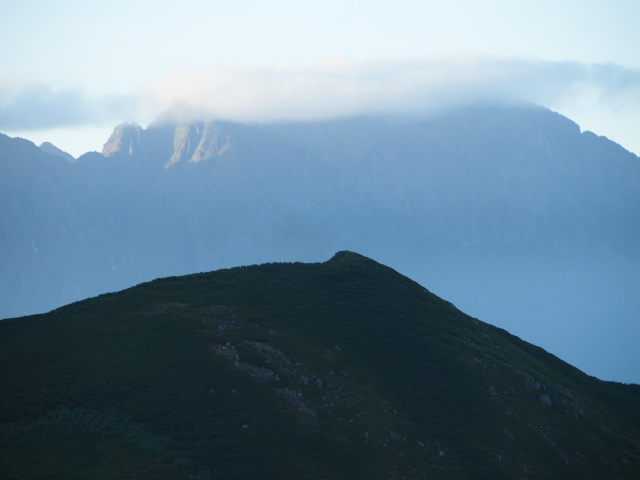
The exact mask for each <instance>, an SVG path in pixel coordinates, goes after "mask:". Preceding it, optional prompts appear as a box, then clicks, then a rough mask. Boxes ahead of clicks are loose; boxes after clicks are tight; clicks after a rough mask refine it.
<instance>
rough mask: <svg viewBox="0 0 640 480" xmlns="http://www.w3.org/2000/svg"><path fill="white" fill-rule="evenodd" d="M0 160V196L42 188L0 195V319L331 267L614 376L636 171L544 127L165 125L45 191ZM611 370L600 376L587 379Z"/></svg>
mask: <svg viewBox="0 0 640 480" xmlns="http://www.w3.org/2000/svg"><path fill="white" fill-rule="evenodd" d="M13 142H14V141H13V140H10V139H9V140H7V141H6V142H5V145H6V147H3V148H5V149H4V150H3V152H4V153H2V154H1V155H2V156H1V157H0V158H1V159H2V169H3V171H2V174H3V179H8V178H11V175H13V173H12V172H14V170H15V169H16V168H18V165H20V168H21V169H23V173H25V175H30V173H27V172H31V171H37V172H38V173H37V176H38V177H41V178H42V181H43V182H44V183H43V184H42V185H40V186H39V187H38V188H34V189H31V188H26V187H25V188H21V189H15V188H6V189H5V188H3V193H2V195H3V201H4V202H5V204H6V205H11V207H10V208H8V209H7V210H5V211H6V212H7V214H6V215H5V216H4V217H3V219H2V222H3V223H2V224H3V228H4V231H6V232H7V237H6V240H5V242H10V243H11V244H12V245H14V247H12V248H14V250H15V254H7V255H6V257H3V259H2V260H3V263H4V265H5V267H4V268H5V270H4V271H5V272H6V273H4V274H3V281H4V282H5V285H7V286H8V288H7V290H6V291H7V292H12V293H11V294H9V295H8V296H7V298H6V301H5V302H3V304H4V305H7V307H6V310H5V311H4V313H0V315H4V316H8V315H18V314H23V313H30V312H34V311H39V310H44V309H47V308H52V307H54V306H57V305H59V304H62V303H64V302H67V301H69V300H71V299H75V298H82V297H83V296H88V295H94V294H97V293H100V292H103V291H106V290H115V289H120V288H124V287H126V286H129V285H132V284H134V283H139V282H141V281H145V280H149V279H152V278H155V277H159V276H167V275H175V274H183V273H190V272H195V271H205V270H211V269H216V268H223V267H230V266H235V265H244V264H252V263H263V262H267V261H299V260H302V261H317V260H320V259H322V258H326V257H327V256H328V255H330V254H331V253H332V252H334V251H337V250H341V249H351V250H356V251H359V252H362V253H363V254H365V255H368V256H372V257H375V258H378V259H380V260H381V261H383V262H385V263H387V264H390V265H392V266H393V267H395V268H397V269H398V270H400V271H402V272H403V273H406V274H409V275H411V276H412V277H413V278H416V279H417V280H419V281H420V282H421V283H423V284H425V285H428V286H429V287H430V288H432V289H433V290H434V291H436V292H437V293H439V294H442V295H443V296H445V297H446V298H449V299H451V300H452V301H454V303H456V305H458V306H459V307H461V308H464V309H465V311H468V312H470V313H472V314H474V315H476V316H478V317H479V318H482V319H484V320H486V321H489V322H491V323H495V324H498V325H499V326H502V327H504V328H507V329H509V330H510V331H512V332H514V333H516V334H518V335H521V336H523V337H525V338H528V339H530V340H531V341H533V342H535V343H537V344H540V345H542V346H544V347H546V348H548V349H550V350H551V351H553V352H554V353H560V354H562V353H563V352H564V357H565V358H567V359H568V360H570V361H572V363H574V364H577V365H578V366H581V367H582V368H585V369H587V370H588V371H590V373H594V374H598V375H601V376H605V377H606V378H616V379H623V378H627V377H626V376H625V377H620V376H617V377H616V376H612V375H619V374H620V372H621V371H623V370H624V371H627V372H629V373H628V375H632V372H631V371H632V370H633V367H632V366H631V362H630V359H631V358H635V356H634V355H636V354H635V353H633V352H635V346H634V345H632V342H631V341H630V340H629V338H632V336H633V335H630V333H633V334H636V333H637V334H640V331H638V327H637V325H635V323H636V322H635V321H634V320H633V319H634V318H636V317H637V312H638V311H639V310H640V301H638V300H635V299H636V298H638V297H640V296H639V295H637V291H634V287H633V285H637V284H638V282H640V278H639V275H640V274H638V272H640V268H638V267H640V241H639V240H640V208H638V206H640V161H639V160H638V158H637V157H636V156H635V155H633V154H631V153H629V152H627V151H625V150H624V149H622V148H621V147H620V146H619V145H617V144H615V143H613V142H611V141H609V140H607V139H605V138H602V137H597V136H596V135H594V134H592V133H589V132H584V133H581V132H580V129H579V128H578V126H577V125H576V124H575V123H573V122H571V121H570V120H568V119H566V118H564V117H562V116H560V115H558V114H555V113H553V112H550V111H548V110H546V109H543V108H539V107H518V108H516V107H509V108H506V107H477V108H467V109H461V110H458V111H455V112H449V113H447V114H442V115H440V116H438V117H429V118H417V117H382V116H364V117H358V118H345V119H336V120H328V121H322V122H296V123H276V124H260V125H241V124H235V123H229V122H221V121H198V122H192V121H187V120H186V119H185V118H182V119H179V121H175V122H172V121H168V119H167V118H165V119H162V120H159V121H157V122H155V123H154V124H152V125H150V126H149V127H148V128H146V129H143V128H141V127H140V126H138V125H135V124H126V125H121V126H119V127H117V128H116V129H115V131H114V133H113V135H112V136H111V138H110V139H109V141H108V142H107V143H106V144H105V148H104V150H103V154H102V155H99V154H92V155H85V156H83V157H81V158H80V159H78V161H77V162H76V163H75V164H73V165H69V164H66V166H65V167H60V168H59V169H58V170H56V173H50V172H49V170H48V168H49V167H46V168H45V167H41V165H44V164H46V162H47V161H48V160H45V157H43V156H39V157H38V156H31V157H29V160H28V161H27V160H25V159H24V158H23V156H25V155H26V156H29V155H32V154H31V153H28V152H27V153H15V152H14V153H12V150H11V148H12V147H11V145H13ZM21 155H22V156H21ZM36 157H37V158H36ZM47 158H48V157H47ZM27 164H29V165H31V166H30V167H28V168H27V167H26V165H27ZM25 178H27V177H25ZM18 199H20V200H18ZM52 199H53V200H52ZM18 204H19V205H20V207H19V208H18V207H16V205H18ZM43 206H46V207H43ZM42 216H44V219H43V217H42ZM36 218H38V219H39V220H37V221H35V220H33V221H32V220H28V219H36ZM32 238H33V240H34V244H35V245H36V247H37V248H38V252H39V253H38V254H37V255H36V254H35V253H34V249H33V246H32V244H31V239H32ZM14 250H12V251H14ZM5 251H7V252H8V251H9V250H5ZM18 251H19V252H18ZM45 251H46V252H48V253H47V255H49V257H46V258H47V259H46V261H44V260H43V258H44V257H43V254H44V252H45ZM18 259H19V260H18ZM36 259H38V262H35V260H36ZM35 279H38V280H35ZM36 284H40V285H42V287H41V289H40V290H38V293H37V294H36V295H35V296H34V295H33V290H34V288H35V287H34V285H36ZM48 292H49V293H48ZM63 292H64V293H63ZM576 318H578V319H580V325H581V326H580V328H579V329H577V328H576V327H575V320H576ZM603 319H606V322H611V321H612V320H611V319H615V321H616V322H617V324H616V326H615V327H614V328H613V329H612V328H608V327H604V326H603V322H604V320H603ZM615 330H617V331H618V332H619V333H615ZM620 332H624V333H620ZM569 337H571V338H573V341H569V340H568V338H569ZM593 337H596V338H599V339H600V341H599V342H597V343H594V342H595V341H591V340H589V339H590V338H593ZM582 342H591V343H587V344H586V345H585V344H584V343H582ZM572 345H581V347H580V349H578V348H577V347H572ZM604 345H609V347H604ZM611 345H615V347H611ZM559 348H562V349H564V351H558V349H559ZM587 351H589V353H586V352H587ZM612 356H620V357H621V360H620V363H619V365H618V366H617V368H616V369H615V372H616V373H615V374H614V373H613V369H612V370H610V371H608V372H609V373H605V372H604V371H600V370H598V367H599V365H600V364H602V363H603V361H602V359H604V358H606V357H612ZM639 360H640V359H639ZM623 363H624V365H623ZM625 365H626V367H625Z"/></svg>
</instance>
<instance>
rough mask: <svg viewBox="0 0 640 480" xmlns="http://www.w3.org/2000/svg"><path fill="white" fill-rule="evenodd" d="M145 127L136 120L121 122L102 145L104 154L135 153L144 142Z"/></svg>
mask: <svg viewBox="0 0 640 480" xmlns="http://www.w3.org/2000/svg"><path fill="white" fill-rule="evenodd" d="M143 134H144V129H143V128H142V127H141V126H140V125H138V124H137V123H135V122H132V123H121V124H120V125H118V126H117V127H116V128H114V129H113V133H112V134H111V136H110V137H109V140H107V143H105V144H104V146H103V147H102V155H104V156H105V157H110V156H112V155H115V154H117V153H121V154H124V155H133V154H134V153H135V152H137V150H138V148H139V147H140V144H141V143H142V136H143Z"/></svg>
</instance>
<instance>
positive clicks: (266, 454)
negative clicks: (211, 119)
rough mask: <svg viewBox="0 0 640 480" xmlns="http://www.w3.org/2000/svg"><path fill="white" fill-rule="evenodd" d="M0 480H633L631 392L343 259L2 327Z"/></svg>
mask: <svg viewBox="0 0 640 480" xmlns="http://www.w3.org/2000/svg"><path fill="white" fill-rule="evenodd" d="M0 384H1V385H2V390H1V391H0V476H1V477H2V478H5V479H25V480H26V479H42V478H47V479H56V478H60V479H62V478H64V479H80V478H82V479H86V480H93V479H104V478H118V479H121V478H155V479H177V478H184V479H203V480H204V479H210V480H215V479H225V480H233V479H246V478H274V479H275V478H277V479H300V478H310V479H326V478H332V479H336V480H337V479H349V480H353V479H363V480H364V479H424V478H433V479H479V478H487V479H489V478H490V479H496V480H499V479H513V478H525V479H529V480H534V479H548V478H558V479H560V478H562V479H580V480H585V479H598V480H600V479H603V478H616V479H636V478H638V474H639V473H640V387H639V386H638V385H624V384H621V383H614V382H605V381H601V380H598V379H596V378H594V377H590V376H588V375H586V374H584V373H583V372H581V371H580V370H578V369H576V368H574V367H572V366H571V365H569V364H567V363H565V362H564V361H562V360H560V359H558V358H557V357H555V356H553V355H550V354H549V353H547V352H545V351H544V350H543V349H541V348H539V347H535V346H533V345H531V344H529V343H527V342H524V341H522V340H520V339H519V338H517V337H514V336H513V335H511V334H509V333H508V332H506V331H505V330H502V329H500V328H496V327H493V326H491V325H489V324H487V323H484V322H482V321H480V320H478V319H476V318H473V317H470V316H468V315H465V314H464V313H462V312H461V311H460V310H458V309H457V308H455V307H454V306H453V305H452V304H451V303H450V302H447V301H445V300H443V299H441V298H439V297H437V296H436V295H434V294H433V293H431V292H430V291H428V290H427V289H425V288H424V287H422V286H421V285H419V284H418V283H416V282H414V281H412V280H410V279H409V278H407V277H405V276H402V275H400V274H399V273H398V272H396V271H395V270H393V269H391V268H388V267H386V266H384V265H381V264H379V263H377V262H375V261H373V260H371V259H368V258H366V257H363V256H361V255H358V254H356V253H352V252H347V251H342V252H339V253H337V254H335V255H334V256H333V257H332V258H331V259H330V260H328V261H324V262H322V263H312V264H303V263H286V264H285V263H269V264H263V265H256V266H249V267H239V268H232V269H222V270H218V271H215V272H210V273H200V274H193V275H188V276H184V277H170V278H164V279H158V280H155V281H152V282H148V283H144V284H141V285H138V286H136V287H133V288H130V289H127V290H124V291H121V292H118V293H112V294H104V295H101V296H98V297H95V298H91V299H88V300H84V301H80V302H76V303H73V304H71V305H69V306H66V307H63V308H59V309H57V310H54V311H52V312H50V313H48V314H43V315H34V316H29V317H24V318H19V319H9V320H5V321H2V322H0Z"/></svg>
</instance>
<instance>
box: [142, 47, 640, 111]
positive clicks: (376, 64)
mask: <svg viewBox="0 0 640 480" xmlns="http://www.w3.org/2000/svg"><path fill="white" fill-rule="evenodd" d="M145 90H146V91H147V92H148V95H149V97H148V99H149V100H150V101H151V102H152V103H155V106H156V108H159V109H166V108H169V107H170V106H171V105H174V104H176V103H182V104H188V105H194V106H198V107H200V108H204V109H206V110H209V111H210V112H212V113H213V114H214V115H215V116H217V117H220V118H225V119H229V120H239V121H270V120H282V119H288V120H306V119H316V118H326V117H334V116H341V115H350V114H357V113H366V112H402V111H404V112H407V111H408V112H411V111H429V110H432V109H442V108H447V107H450V106H458V105H461V104H465V103H470V102H478V101H502V102H504V101H528V102H533V103H539V104H542V105H544V106H548V107H554V106H565V105H572V104H574V103H577V104H580V103H581V102H584V101H587V102H589V103H590V104H591V105H592V106H603V105H601V104H605V103H611V104H612V105H618V106H622V105H625V106H627V107H628V108H631V106H635V107H636V108H637V107H638V106H640V71H636V70H631V69H626V68H624V67H621V66H618V65H613V64H593V65H587V64H581V63H576V62H545V61H541V60H537V59H528V58H527V59H517V58H514V59H499V58H495V57H485V56H472V55H460V56H447V57H431V58H423V59H408V58H389V59H378V60H369V61H363V62H355V61H351V60H349V59H347V58H343V57H331V58H327V59H325V60H323V61H321V62H318V63H315V64H310V65H292V64H281V65H274V66H266V67H238V66H217V67H179V68H174V69H173V70H171V71H170V72H168V74H167V75H166V76H165V77H163V78H161V79H157V80H156V81H154V82H152V83H150V84H149V85H148V86H147V87H146V89H145Z"/></svg>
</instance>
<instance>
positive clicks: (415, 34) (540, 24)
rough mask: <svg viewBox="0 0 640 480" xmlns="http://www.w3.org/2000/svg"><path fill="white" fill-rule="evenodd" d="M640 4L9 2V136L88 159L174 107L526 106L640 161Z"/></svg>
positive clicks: (5, 55) (4, 81) (282, 113)
mask: <svg viewBox="0 0 640 480" xmlns="http://www.w3.org/2000/svg"><path fill="white" fill-rule="evenodd" d="M638 19H640V2H637V0H608V1H596V0H563V1H562V2H558V1H556V0H535V1H529V0H504V1H503V0H489V1H484V2H477V1H472V0H463V1H452V0H444V1H440V0H438V1H428V0H394V1H392V2H391V1H377V0H367V1H359V0H358V1H353V0H325V1H323V2H317V1H313V2H309V1H304V0H270V1H269V2H267V1H258V0H233V1H231V0H229V1H227V0H213V1H207V2H202V1H193V0H181V1H179V2H176V1H165V0H154V1H136V0H126V1H123V0H111V1H109V2H99V3H98V2H86V1H84V0H79V1H73V0H58V1H56V2H50V1H37V0H21V1H20V2H11V3H9V2H6V3H5V4H4V5H3V7H2V14H1V15H0V51H1V52H2V61H1V62H0V132H2V133H5V134H8V135H10V136H21V137H23V138H27V139H29V140H32V141H34V142H35V143H37V144H40V143H41V142H43V141H50V142H52V143H54V144H55V145H57V146H58V147H60V148H62V149H63V150H66V151H68V152H69V153H71V154H72V155H74V156H76V157H77V156H79V155H80V154H82V153H85V152H87V151H92V150H97V151H100V150H101V149H102V145H103V144H104V143H105V142H106V140H107V139H108V137H109V135H110V133H111V131H112V130H113V127H114V126H115V125H117V124H120V123H122V122H132V121H135V122H136V123H138V124H140V125H142V126H147V125H148V124H149V123H150V122H151V121H153V120H154V119H155V118H156V117H157V116H159V115H160V114H161V113H162V112H164V111H166V110H167V109H170V108H172V107H174V106H176V105H187V106H191V107H198V108H201V109H204V110H206V111H208V112H210V113H211V115H213V116H215V117H217V118H223V119H228V120H237V121H270V120H279V119H313V118H327V117H332V116H339V115H348V114H357V113H366V112H397V111H428V110H430V109H434V108H443V107H447V106H451V105H454V106H455V105H457V104H461V103H464V102H469V101H485V100H506V101H511V100H525V101H528V102H533V103H537V104H540V105H543V106H546V107H548V108H550V109H552V110H554V111H557V112H559V113H561V114H563V115H565V116H567V117H569V118H571V119H572V120H574V121H575V122H576V123H578V124H579V125H580V127H581V128H582V129H583V130H591V131H593V132H595V133H597V134H598V135H604V136H606V137H608V138H610V139H611V140H613V141H615V142H617V143H619V144H621V145H622V146H624V147H625V148H627V149H628V150H631V151H633V152H634V153H636V154H638V155H640V132H639V129H640V50H639V49H638V46H640V28H638V25H637V21H638Z"/></svg>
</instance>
